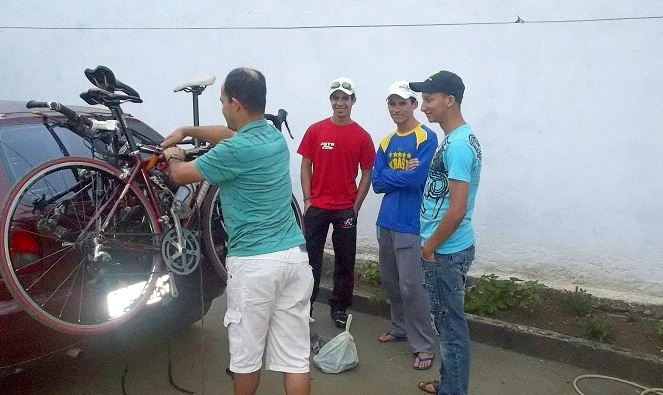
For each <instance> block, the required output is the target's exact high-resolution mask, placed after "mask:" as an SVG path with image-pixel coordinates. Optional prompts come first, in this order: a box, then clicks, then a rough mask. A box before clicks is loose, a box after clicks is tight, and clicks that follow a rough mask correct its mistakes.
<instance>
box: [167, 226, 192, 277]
mask: <svg viewBox="0 0 663 395" xmlns="http://www.w3.org/2000/svg"><path fill="white" fill-rule="evenodd" d="M179 230H180V232H181V238H179V237H178V235H177V229H176V228H172V229H169V230H168V231H167V232H166V233H165V234H164V236H163V242H162V243H161V252H162V254H163V260H164V262H165V263H166V266H168V269H170V271H171V272H173V273H175V274H179V275H187V274H191V273H193V272H194V271H195V270H196V268H197V267H198V264H199V263H200V255H201V253H200V243H199V242H198V238H197V237H196V235H195V234H194V233H193V232H191V231H190V230H188V229H183V228H180V229H179ZM179 240H181V243H180V242H179Z"/></svg>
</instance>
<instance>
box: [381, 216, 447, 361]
mask: <svg viewBox="0 0 663 395" xmlns="http://www.w3.org/2000/svg"><path fill="white" fill-rule="evenodd" d="M377 232H378V244H379V246H380V248H379V259H380V281H381V282H382V287H383V288H384V290H385V291H386V292H387V297H388V298H389V304H390V308H391V322H392V326H393V327H392V329H391V331H392V333H394V334H396V335H406V336H407V340H408V343H409V344H410V347H411V348H412V352H413V353H418V352H426V353H430V354H434V353H435V339H436V336H435V332H434V331H433V326H432V324H431V318H430V317H431V315H430V301H429V299H428V295H427V294H426V291H425V290H424V287H423V282H424V275H423V270H422V268H421V238H420V237H419V235H413V234H409V233H401V232H396V231H393V230H390V229H386V228H381V227H378V229H377Z"/></svg>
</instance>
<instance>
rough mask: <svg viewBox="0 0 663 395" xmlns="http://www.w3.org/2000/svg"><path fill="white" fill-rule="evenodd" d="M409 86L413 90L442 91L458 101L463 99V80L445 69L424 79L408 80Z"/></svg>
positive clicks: (424, 91) (425, 91)
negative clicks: (417, 80)
mask: <svg viewBox="0 0 663 395" xmlns="http://www.w3.org/2000/svg"><path fill="white" fill-rule="evenodd" d="M410 88H411V89H412V90H413V91H415V92H423V93H435V92H442V93H444V94H446V95H451V96H453V97H454V98H455V99H456V101H457V102H458V103H460V102H462V101H463V93H465V84H463V80H462V79H461V78H460V77H459V76H458V75H456V74H454V73H452V72H451V71H447V70H442V71H438V72H437V73H435V74H433V75H431V76H430V77H428V78H427V79H426V81H422V82H410Z"/></svg>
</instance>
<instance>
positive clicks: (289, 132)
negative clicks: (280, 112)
mask: <svg viewBox="0 0 663 395" xmlns="http://www.w3.org/2000/svg"><path fill="white" fill-rule="evenodd" d="M283 124H284V125H285V128H286V129H288V134H289V135H290V138H291V139H293V140H294V139H295V138H294V137H293V135H292V132H291V131H290V126H288V121H287V120H285V119H284V120H283Z"/></svg>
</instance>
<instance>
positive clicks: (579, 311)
mask: <svg viewBox="0 0 663 395" xmlns="http://www.w3.org/2000/svg"><path fill="white" fill-rule="evenodd" d="M592 300H593V296H592V295H591V294H589V293H587V291H585V290H584V289H582V288H578V287H577V286H576V289H575V291H568V290H565V291H564V294H563V295H562V301H563V302H564V306H565V309H566V310H567V311H568V312H569V313H571V314H573V315H574V316H576V317H582V316H585V315H587V314H589V313H591V312H592V311H593V306H592Z"/></svg>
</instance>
